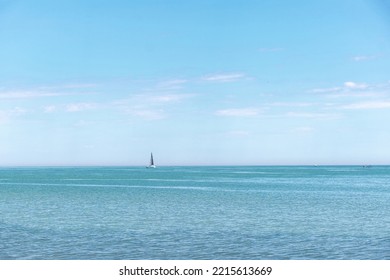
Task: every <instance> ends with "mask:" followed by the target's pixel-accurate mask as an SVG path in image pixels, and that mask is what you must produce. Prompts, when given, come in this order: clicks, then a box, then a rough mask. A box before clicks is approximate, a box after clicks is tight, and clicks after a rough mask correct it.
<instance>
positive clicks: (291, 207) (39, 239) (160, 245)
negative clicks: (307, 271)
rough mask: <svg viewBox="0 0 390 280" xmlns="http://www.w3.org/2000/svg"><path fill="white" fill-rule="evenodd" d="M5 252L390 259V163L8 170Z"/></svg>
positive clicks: (2, 188)
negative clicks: (384, 164)
mask: <svg viewBox="0 0 390 280" xmlns="http://www.w3.org/2000/svg"><path fill="white" fill-rule="evenodd" d="M0 240H1V242H0V259H93V260H94V259H191V260H192V259H206V260H207V259H278V260H284V259H309V260H310V259H353V260H355V259H374V260H377V259H387V260H388V259H390V167H388V166H372V167H369V168H363V167H361V166H320V167H314V166H313V167H309V166H288V167H283V166H277V167H275V166H270V167H266V166H260V167H254V166H252V167H245V166H231V167H159V168H157V169H146V168H144V167H77V168H76V167H75V168H73V167H66V168H64V167H58V168H54V167H51V168H38V167H34V168H0Z"/></svg>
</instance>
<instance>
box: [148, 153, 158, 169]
mask: <svg viewBox="0 0 390 280" xmlns="http://www.w3.org/2000/svg"><path fill="white" fill-rule="evenodd" d="M147 168H156V165H155V164H154V160H153V153H150V164H149V166H147Z"/></svg>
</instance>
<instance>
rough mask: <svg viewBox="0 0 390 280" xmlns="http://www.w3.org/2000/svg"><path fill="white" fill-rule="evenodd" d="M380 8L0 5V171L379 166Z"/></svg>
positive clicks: (383, 124)
mask: <svg viewBox="0 0 390 280" xmlns="http://www.w3.org/2000/svg"><path fill="white" fill-rule="evenodd" d="M389 73H390V5H389V4H387V1H380V0H377V1H367V0H366V1H363V0H342V1H340V0H329V1H308V0H307V1H303V0H302V1H271V0H265V1H254V0H253V1H251V0H248V1H238V0H231V1H229V0H228V1H227V0H224V1H221V0H213V1H195V0H188V1H179V0H166V1H157V0H154V1H152V0H142V1H141V0H134V1H124V0H111V1H87V0H81V1H64V0H59V1H44V0H35V1H22V0H21V1H18V0H15V1H7V0H0V165H145V164H147V163H148V158H149V153H150V152H152V151H153V153H154V155H155V159H156V163H157V164H158V165H192V164H196V165H197V164H202V165H203V164H210V165H213V164H249V165H256V164H259V165H263V164H389V163H390V144H389V143H390V128H389V127H390V126H389V124H388V123H389V121H390V76H389Z"/></svg>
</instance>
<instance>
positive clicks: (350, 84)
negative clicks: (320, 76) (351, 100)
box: [344, 82, 368, 89]
mask: <svg viewBox="0 0 390 280" xmlns="http://www.w3.org/2000/svg"><path fill="white" fill-rule="evenodd" d="M344 87H345V88H348V89H365V88H367V87H368V86H367V85H366V84H358V83H355V82H345V83H344Z"/></svg>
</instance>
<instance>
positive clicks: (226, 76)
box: [202, 73, 246, 83]
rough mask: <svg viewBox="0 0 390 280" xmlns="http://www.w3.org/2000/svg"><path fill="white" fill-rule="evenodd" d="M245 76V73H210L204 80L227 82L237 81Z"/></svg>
mask: <svg viewBox="0 0 390 280" xmlns="http://www.w3.org/2000/svg"><path fill="white" fill-rule="evenodd" d="M245 77H246V75H245V74H243V73H223V74H214V75H208V76H205V77H203V78H202V80H204V81H208V82H221V83H227V82H235V81H238V80H241V79H244V78H245Z"/></svg>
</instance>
